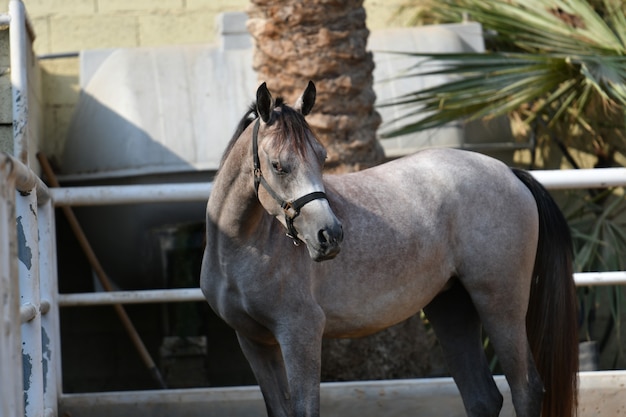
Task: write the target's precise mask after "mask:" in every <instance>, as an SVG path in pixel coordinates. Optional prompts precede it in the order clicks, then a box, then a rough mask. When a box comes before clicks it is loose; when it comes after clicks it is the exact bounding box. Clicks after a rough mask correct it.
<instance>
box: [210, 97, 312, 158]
mask: <svg viewBox="0 0 626 417" xmlns="http://www.w3.org/2000/svg"><path fill="white" fill-rule="evenodd" d="M274 109H275V110H274V112H273V116H272V118H271V120H270V122H269V124H268V126H274V125H275V126H276V136H275V138H276V140H277V146H285V145H286V144H287V140H288V139H289V138H291V140H292V141H293V146H294V148H295V150H296V151H297V152H299V153H300V154H302V155H304V153H305V150H306V144H307V138H308V137H309V135H310V134H311V128H310V127H309V124H308V123H307V122H306V120H305V119H304V116H303V115H302V113H300V112H299V111H297V110H295V109H293V108H292V107H290V106H288V105H286V104H285V101H284V100H283V98H282V97H278V98H277V99H276V103H275V104H274ZM276 109H280V111H276ZM258 117H259V114H258V112H257V105H256V102H253V103H252V104H251V105H250V106H249V107H248V110H247V111H246V113H245V114H244V115H243V117H242V118H241V120H240V121H239V123H238V124H237V128H236V129H235V133H233V136H232V138H231V139H230V142H228V145H227V146H226V150H225V151H224V154H223V155H222V160H221V162H220V167H221V166H222V165H223V164H224V161H225V160H226V158H228V155H229V154H230V152H231V150H232V149H233V146H234V145H235V143H236V142H237V140H238V139H239V137H240V136H241V134H242V133H243V132H244V131H245V130H246V129H247V128H248V126H250V124H251V123H252V122H254V121H255V120H256V119H257V118H258Z"/></svg>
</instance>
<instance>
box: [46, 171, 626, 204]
mask: <svg viewBox="0 0 626 417" xmlns="http://www.w3.org/2000/svg"><path fill="white" fill-rule="evenodd" d="M531 173H532V174H533V176H534V177H535V178H537V180H539V181H540V182H541V183H542V184H543V185H544V186H545V187H546V188H548V189H564V188H602V187H613V186H624V185H626V168H596V169H577V170H573V169H571V170H548V171H531ZM212 188H213V184H212V183H174V184H146V185H116V186H96V187H66V188H56V189H51V190H50V194H51V196H52V200H53V201H54V205H55V206H57V207H59V206H92V205H108V204H136V203H162V202H183V201H206V200H208V198H209V194H210V193H211V190H212Z"/></svg>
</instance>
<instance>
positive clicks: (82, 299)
mask: <svg viewBox="0 0 626 417" xmlns="http://www.w3.org/2000/svg"><path fill="white" fill-rule="evenodd" d="M574 281H575V282H576V285H577V286H588V285H591V286H596V285H622V284H626V271H614V272H579V273H576V274H574ZM204 300H205V298H204V295H203V294H202V291H201V290H200V288H173V289H158V290H137V291H111V292H96V293H75V294H59V298H58V302H59V307H80V306H94V305H106V304H117V303H119V304H149V303H180V302H196V301H204Z"/></svg>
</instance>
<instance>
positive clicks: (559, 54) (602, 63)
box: [380, 0, 626, 137]
mask: <svg viewBox="0 0 626 417" xmlns="http://www.w3.org/2000/svg"><path fill="white" fill-rule="evenodd" d="M620 4H621V3H620ZM620 4H618V2H612V1H610V0H607V1H606V5H605V8H606V10H617V8H619V11H620V13H617V12H616V13H608V16H609V17H608V19H607V20H606V21H605V20H604V19H603V18H602V17H601V16H600V15H598V13H596V12H595V10H594V9H593V8H592V7H591V6H590V5H589V3H587V1H585V0H550V1H545V0H442V1H441V2H440V7H441V8H442V10H441V13H443V14H445V13H448V14H450V15H451V16H452V15H458V14H459V13H469V14H470V15H471V17H472V18H473V19H475V20H477V21H478V22H480V23H481V24H482V25H483V27H484V28H485V29H487V30H488V31H489V32H496V33H497V37H498V40H499V42H500V43H501V44H504V45H510V47H511V49H512V50H515V51H514V52H493V53H485V54H466V53H462V54H407V55H410V56H413V57H415V59H416V61H418V63H417V64H416V65H415V66H414V67H413V68H410V69H409V70H408V71H407V72H406V73H404V74H400V75H398V77H403V78H404V77H417V76H424V75H448V76H452V78H453V79H455V80H456V81H453V82H449V83H446V84H442V85H438V86H435V87H430V88H426V89H423V90H419V91H415V92H411V93H409V94H406V95H403V96H400V97H397V98H395V99H394V100H391V101H389V102H386V103H381V104H380V106H391V105H393V106H402V107H401V108H402V109H404V113H403V114H402V116H400V117H399V118H398V119H396V120H393V121H392V122H394V123H395V122H400V123H402V122H404V121H405V120H406V124H405V125H404V126H402V127H400V128H398V129H396V130H394V131H391V132H388V133H386V134H384V135H383V137H394V136H399V135H404V134H407V133H412V132H415V131H419V130H424V129H430V128H435V127H440V126H443V125H446V124H448V123H451V122H454V121H458V120H472V119H478V118H484V117H494V116H499V115H504V114H507V113H510V112H512V111H515V110H518V109H519V108H520V107H521V106H526V105H528V104H529V103H532V104H533V105H534V107H533V111H530V112H528V111H527V112H526V113H525V115H526V116H525V121H527V122H531V121H533V120H534V119H536V118H537V117H542V116H546V117H547V119H548V120H550V121H551V123H556V122H560V121H562V120H563V119H566V118H568V117H572V118H573V120H577V121H579V122H582V123H584V120H582V119H581V114H584V113H585V110H586V108H587V106H589V105H590V103H597V102H598V101H597V100H595V99H596V98H597V99H599V102H600V103H603V104H604V105H605V106H607V107H615V106H626V87H625V86H626V43H625V40H626V18H624V14H623V12H621V6H620ZM520 51H521V52H520ZM419 115H423V116H422V117H421V118H419V119H418V120H417V121H416V120H415V119H416V117H418V116H419Z"/></svg>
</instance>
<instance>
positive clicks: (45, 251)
mask: <svg viewBox="0 0 626 417" xmlns="http://www.w3.org/2000/svg"><path fill="white" fill-rule="evenodd" d="M37 213H38V218H39V219H38V223H39V263H40V268H39V273H40V277H41V288H40V290H41V342H42V349H43V357H42V359H43V363H42V366H43V384H44V385H43V388H44V392H43V395H44V416H45V417H49V416H56V415H57V407H58V406H57V404H58V396H59V394H60V393H61V392H62V390H61V340H60V336H61V330H60V325H59V305H58V301H57V298H58V297H57V295H58V290H57V288H58V287H57V258H56V230H55V222H54V208H53V206H52V200H51V199H50V200H48V201H47V202H46V203H45V204H43V205H40V206H39V210H38V212H37Z"/></svg>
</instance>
